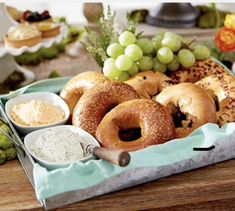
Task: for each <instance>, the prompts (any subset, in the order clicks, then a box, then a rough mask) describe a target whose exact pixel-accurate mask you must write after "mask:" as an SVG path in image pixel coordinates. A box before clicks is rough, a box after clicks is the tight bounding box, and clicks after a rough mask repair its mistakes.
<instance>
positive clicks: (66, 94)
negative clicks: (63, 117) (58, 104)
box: [60, 71, 108, 114]
mask: <svg viewBox="0 0 235 211" xmlns="http://www.w3.org/2000/svg"><path fill="white" fill-rule="evenodd" d="M107 80H108V78H106V77H105V76H104V75H103V74H102V73H100V72H96V71H88V72H83V73H80V74H78V75H76V76H75V77H73V78H72V79H71V80H69V81H68V82H67V83H66V84H65V86H64V88H63V89H62V90H61V92H60V97H62V98H63V99H64V100H65V102H66V103H67V104H68V106H69V109H70V113H71V114H72V113H73V109H74V107H75V105H76V103H77V102H78V100H79V99H80V97H81V96H82V95H83V93H84V92H85V91H86V90H87V89H89V88H91V87H93V86H94V85H96V84H99V83H103V82H105V81H107Z"/></svg>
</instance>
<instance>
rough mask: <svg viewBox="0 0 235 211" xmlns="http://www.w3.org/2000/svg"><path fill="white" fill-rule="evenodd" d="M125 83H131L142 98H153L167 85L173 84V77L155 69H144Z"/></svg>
mask: <svg viewBox="0 0 235 211" xmlns="http://www.w3.org/2000/svg"><path fill="white" fill-rule="evenodd" d="M125 83H127V84H129V85H131V86H132V87H133V88H134V89H135V90H136V91H137V93H138V94H139V95H140V96H141V97H142V98H147V99H151V98H152V97H153V96H155V95H157V94H158V93H159V92H161V91H162V90H163V89H164V88H165V87H167V86H170V85H172V84H173V81H172V80H171V78H169V77H167V76H166V75H165V74H163V73H160V72H155V71H144V72H140V73H137V74H135V75H134V76H133V77H131V78H130V79H129V80H127V81H126V82H125Z"/></svg>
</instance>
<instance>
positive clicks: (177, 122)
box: [173, 107, 187, 128]
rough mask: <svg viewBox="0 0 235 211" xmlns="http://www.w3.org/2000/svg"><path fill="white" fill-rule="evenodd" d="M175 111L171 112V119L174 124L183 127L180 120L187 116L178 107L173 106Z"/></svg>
mask: <svg viewBox="0 0 235 211" xmlns="http://www.w3.org/2000/svg"><path fill="white" fill-rule="evenodd" d="M175 109H176V110H177V111H176V112H174V113H173V120H174V123H175V126H176V127H177V128H178V127H183V125H182V121H184V120H186V119H187V116H186V115H185V114H184V113H182V112H181V111H180V109H179V108H178V107H176V108H175Z"/></svg>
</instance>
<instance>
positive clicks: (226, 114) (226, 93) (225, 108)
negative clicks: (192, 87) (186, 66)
mask: <svg viewBox="0 0 235 211" xmlns="http://www.w3.org/2000/svg"><path fill="white" fill-rule="evenodd" d="M196 84H197V85H198V86H201V87H202V88H203V89H205V90H206V91H207V92H208V93H209V94H210V96H211V97H212V98H213V99H214V101H215V103H216V105H218V106H217V123H218V124H219V125H220V126H222V125H223V124H224V123H227V122H235V106H234V103H235V102H234V99H235V77H233V76H232V75H230V74H228V73H221V74H218V75H211V76H208V77H206V78H203V79H202V80H200V81H198V82H197V83H196ZM230 103H231V104H230Z"/></svg>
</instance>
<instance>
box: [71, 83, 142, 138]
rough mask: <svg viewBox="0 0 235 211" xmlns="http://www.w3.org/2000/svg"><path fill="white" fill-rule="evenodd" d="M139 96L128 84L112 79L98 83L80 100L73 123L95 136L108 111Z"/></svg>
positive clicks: (74, 113)
mask: <svg viewBox="0 0 235 211" xmlns="http://www.w3.org/2000/svg"><path fill="white" fill-rule="evenodd" d="M137 98H139V95H138V94H137V92H136V91H135V90H134V88H132V87H131V86H129V85H128V84H125V83H119V82H112V81H106V82H104V83H102V84H98V85H96V86H94V87H92V88H91V89H89V90H87V91H86V92H85V93H84V94H83V95H82V97H81V98H80V100H79V101H78V103H77V105H76V107H75V109H74V112H73V118H72V122H73V125H74V126H77V127H80V128H82V129H84V130H86V131H87V132H88V133H90V134H91V135H93V136H95V132H96V129H97V127H98V125H99V123H100V122H101V120H102V119H103V117H104V116H105V114H106V113H108V112H109V111H110V110H111V109H112V108H114V107H115V106H117V105H118V104H120V103H122V102H124V101H128V100H133V99H137Z"/></svg>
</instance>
